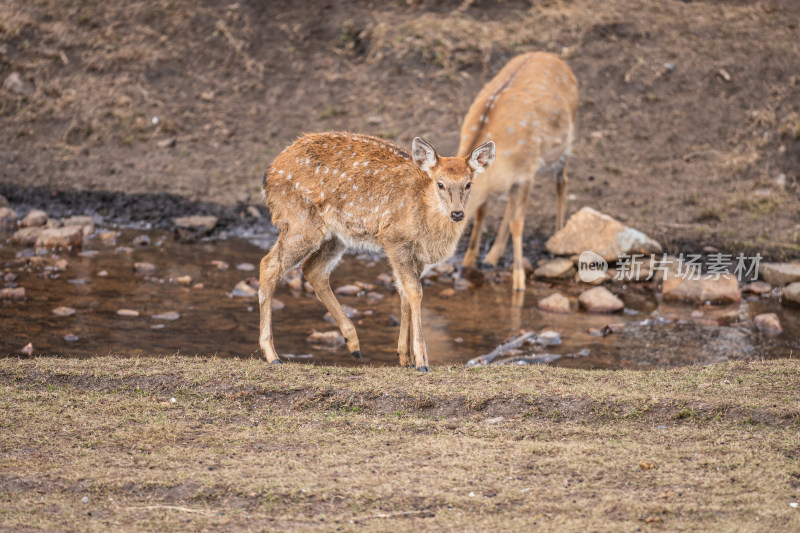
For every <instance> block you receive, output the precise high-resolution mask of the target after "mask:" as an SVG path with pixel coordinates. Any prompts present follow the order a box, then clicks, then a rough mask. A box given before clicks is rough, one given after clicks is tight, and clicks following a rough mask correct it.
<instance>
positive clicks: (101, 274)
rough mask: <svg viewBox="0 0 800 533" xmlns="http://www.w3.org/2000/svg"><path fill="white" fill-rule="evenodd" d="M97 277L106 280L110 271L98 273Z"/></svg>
mask: <svg viewBox="0 0 800 533" xmlns="http://www.w3.org/2000/svg"><path fill="white" fill-rule="evenodd" d="M97 275H98V276H100V277H101V278H104V277H106V276H108V270H101V271H100V272H98V273H97Z"/></svg>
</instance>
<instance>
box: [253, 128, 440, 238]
mask: <svg viewBox="0 0 800 533" xmlns="http://www.w3.org/2000/svg"><path fill="white" fill-rule="evenodd" d="M426 184H427V176H425V174H424V173H422V171H420V170H419V168H418V167H417V166H416V165H415V164H414V163H413V162H412V161H411V158H410V157H409V155H408V154H406V153H405V152H403V151H402V150H401V149H400V148H398V147H397V146H395V145H394V144H392V143H389V142H387V141H385V140H383V139H379V138H376V137H370V136H367V135H358V134H350V133H320V134H308V135H305V136H304V137H302V138H300V139H299V140H298V141H296V142H295V143H294V144H292V145H291V146H289V147H288V148H287V149H286V150H284V151H283V152H281V154H279V155H278V157H276V158H275V160H274V161H273V163H272V165H271V166H270V168H269V169H268V171H267V173H266V174H265V176H264V193H265V197H266V202H267V206H268V207H269V209H270V212H271V213H272V220H273V223H274V224H275V225H277V226H281V225H283V224H286V223H289V224H292V223H295V224H297V223H303V224H309V223H310V224H314V225H315V226H317V227H318V229H319V230H320V231H321V232H322V233H327V234H336V235H337V236H339V237H340V238H342V240H344V241H345V242H346V243H348V244H349V245H350V246H351V247H362V248H374V247H377V246H379V244H378V242H377V239H376V237H377V236H378V234H379V233H381V232H382V231H384V230H385V229H386V228H387V227H389V226H393V225H397V224H402V223H403V222H405V221H407V220H409V218H410V217H412V215H413V213H411V211H413V210H414V209H416V208H418V206H415V205H414V202H413V200H412V199H413V198H415V197H416V198H419V197H421V196H422V194H423V191H424V187H425V186H426Z"/></svg>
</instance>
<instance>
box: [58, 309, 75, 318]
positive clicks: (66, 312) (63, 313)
mask: <svg viewBox="0 0 800 533" xmlns="http://www.w3.org/2000/svg"><path fill="white" fill-rule="evenodd" d="M53 314H54V315H56V316H63V317H67V316H72V315H74V314H75V309H73V308H71V307H65V306H60V307H56V308H55V309H53Z"/></svg>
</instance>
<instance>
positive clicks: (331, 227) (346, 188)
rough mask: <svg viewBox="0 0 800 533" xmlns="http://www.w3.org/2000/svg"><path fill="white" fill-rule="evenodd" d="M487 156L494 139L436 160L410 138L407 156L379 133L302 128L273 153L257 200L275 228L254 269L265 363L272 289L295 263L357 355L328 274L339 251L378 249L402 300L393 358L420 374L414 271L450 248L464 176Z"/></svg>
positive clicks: (422, 360) (271, 357)
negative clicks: (310, 131)
mask: <svg viewBox="0 0 800 533" xmlns="http://www.w3.org/2000/svg"><path fill="white" fill-rule="evenodd" d="M494 154H495V151H494V143H492V142H487V143H484V144H482V145H481V146H479V147H477V148H475V149H474V150H472V151H471V152H470V154H469V155H467V156H465V157H440V156H439V155H438V154H437V153H436V151H435V150H434V149H433V148H431V146H430V145H429V144H428V143H426V142H425V141H423V140H422V139H420V138H419V137H416V138H415V139H414V141H413V143H412V145H411V156H409V155H408V154H406V153H405V152H403V151H402V150H400V149H399V148H398V147H396V146H395V145H393V144H391V143H389V142H387V141H384V140H382V139H378V138H376V137H369V136H366V135H357V134H350V133H321V134H308V135H306V136H304V137H302V138H300V139H299V140H298V141H297V142H295V143H294V144H292V145H291V146H289V147H288V148H286V149H285V150H284V151H283V152H281V154H280V155H278V157H276V158H275V161H273V163H272V165H271V166H270V168H269V169H268V170H267V172H266V174H265V175H264V194H265V197H266V203H267V206H268V207H269V210H270V212H271V213H272V222H273V224H274V225H275V226H276V227H278V228H279V229H280V235H279V236H278V240H277V241H276V242H275V245H274V246H273V247H272V249H271V250H270V251H269V253H268V254H267V255H266V256H264V258H263V259H262V260H261V268H260V282H259V291H258V296H259V304H260V308H261V332H260V337H259V344H260V346H261V350H262V351H263V352H264V356H265V357H266V358H267V360H268V361H269V362H270V363H280V362H281V361H280V359H279V358H278V354H277V353H276V352H275V347H274V345H273V342H272V297H273V294H274V292H275V286H276V285H277V283H278V281H279V280H280V279H281V277H283V275H284V274H285V273H286V271H287V270H289V269H290V268H292V267H294V266H295V265H296V264H298V263H300V262H301V261H302V263H303V273H304V274H305V276H306V279H308V282H309V283H310V284H311V286H312V287H313V288H314V292H315V293H316V294H317V298H319V300H320V301H321V302H322V303H323V305H324V306H325V307H326V308H327V309H328V311H329V312H330V313H331V315H332V316H333V318H334V320H335V321H336V324H337V325H338V326H339V329H340V330H341V332H342V335H344V337H345V339H346V342H347V347H348V349H349V350H350V352H351V353H352V354H353V356H355V357H356V359H360V358H361V349H360V345H359V343H358V336H357V335H356V330H355V327H354V326H353V323H352V322H351V321H350V319H348V318H347V316H346V315H345V313H344V311H343V310H342V307H341V305H339V302H338V301H337V300H336V297H335V296H334V294H333V292H332V291H331V287H330V281H329V276H330V273H331V271H332V270H333V269H334V268H335V267H336V264H337V263H338V262H339V259H341V257H342V254H343V253H344V251H345V250H346V249H347V248H357V249H366V250H380V249H381V248H382V249H383V250H384V251H385V252H386V257H387V258H388V260H389V264H390V265H391V267H392V269H393V270H394V275H395V281H396V283H397V289H398V292H399V293H400V297H401V313H400V317H401V318H400V338H399V340H398V343H397V354H398V357H399V359H400V364H401V365H403V366H410V365H411V364H413V365H414V366H416V368H417V370H419V371H421V372H427V371H428V369H429V365H428V354H427V352H426V348H425V342H424V341H423V339H422V315H421V302H422V285H421V283H420V276H421V274H422V271H423V268H424V267H425V266H426V265H430V264H435V263H438V262H440V261H442V260H444V259H446V258H447V257H449V256H451V255H452V254H453V252H455V249H456V245H457V244H458V240H459V238H460V237H461V234H462V233H463V231H464V227H465V225H466V222H465V221H464V218H465V217H464V209H465V208H466V205H467V200H468V199H469V195H470V186H471V184H472V179H473V177H474V175H475V174H477V173H479V172H482V171H483V170H484V169H485V168H487V167H489V165H491V164H492V162H493V161H494Z"/></svg>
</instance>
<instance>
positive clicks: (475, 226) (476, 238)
mask: <svg viewBox="0 0 800 533" xmlns="http://www.w3.org/2000/svg"><path fill="white" fill-rule="evenodd" d="M484 216H486V202H484V203H482V204H481V205H480V207H478V209H477V210H476V211H475V218H474V220H473V221H472V233H470V236H469V246H467V251H466V253H465V254H464V260H463V261H462V262H461V264H462V265H464V266H465V267H474V266H475V264H476V263H477V261H478V254H480V253H481V250H480V248H481V227H482V226H483V217H484Z"/></svg>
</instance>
